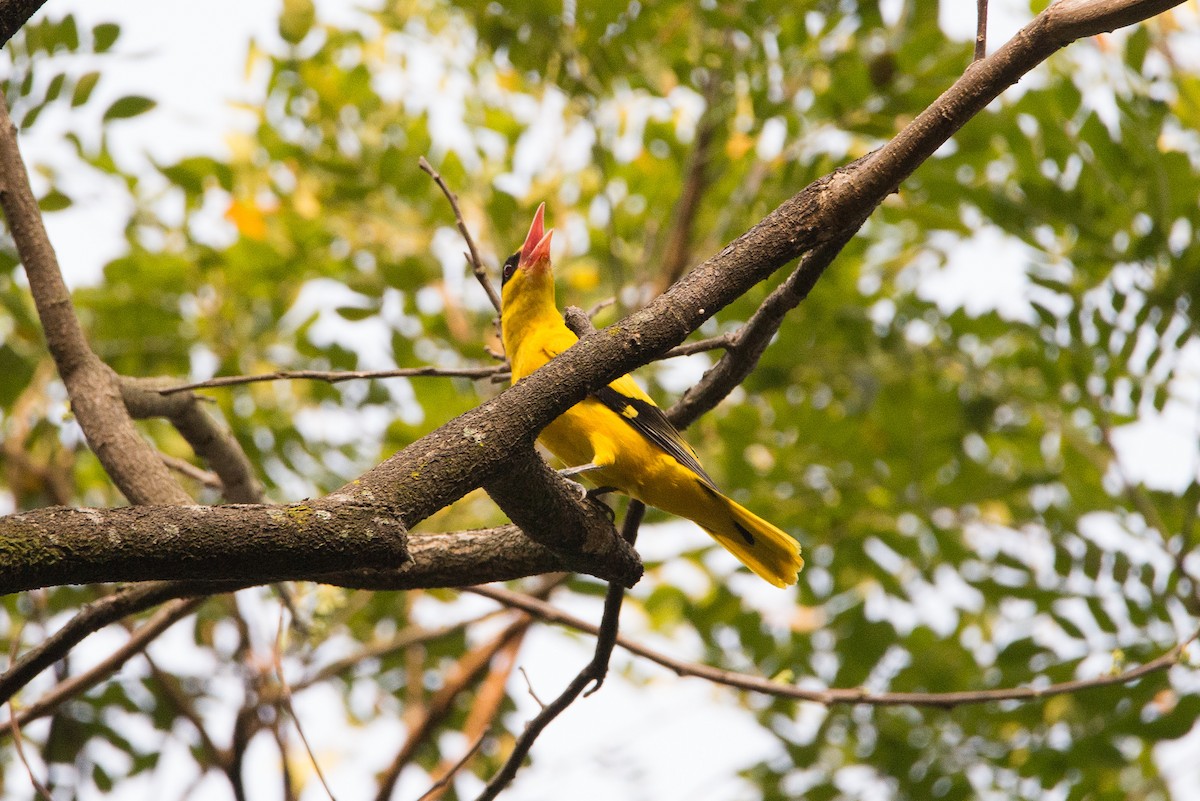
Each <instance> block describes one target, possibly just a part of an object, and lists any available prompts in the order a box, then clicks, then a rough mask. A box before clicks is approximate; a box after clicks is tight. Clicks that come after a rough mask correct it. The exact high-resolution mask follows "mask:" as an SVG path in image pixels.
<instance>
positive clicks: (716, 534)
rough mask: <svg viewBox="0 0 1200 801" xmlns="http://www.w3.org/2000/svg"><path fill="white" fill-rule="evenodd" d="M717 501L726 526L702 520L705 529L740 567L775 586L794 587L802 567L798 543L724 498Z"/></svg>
mask: <svg viewBox="0 0 1200 801" xmlns="http://www.w3.org/2000/svg"><path fill="white" fill-rule="evenodd" d="M720 498H721V500H722V501H724V503H725V505H726V509H727V511H728V523H727V524H725V525H721V524H716V525H712V526H709V525H707V523H708V522H709V521H705V523H706V524H702V525H703V527H704V530H705V531H707V532H708V533H709V534H711V535H712V536H713V538H714V539H716V541H717V542H719V543H720V544H721V546H722V547H724V548H725V549H726V550H727V551H729V552H730V553H732V554H733V555H734V556H736V557H737V558H738V559H740V560H741V561H742V564H744V565H746V567H748V568H750V569H751V570H753V571H754V572H755V573H757V574H758V575H759V576H761V577H762V578H764V579H766V580H767V581H769V582H771V583H772V584H774V585H775V586H776V587H786V586H788V585H789V584H795V583H796V576H797V574H798V573H799V572H800V568H802V567H804V558H803V557H802V556H800V543H798V542H796V541H795V540H794V539H792V538H791V537H790V536H789V535H788V534H787V533H786V532H784V531H783V530H782V529H780V528H779V527H778V526H775V525H773V524H771V523H769V522H767V521H766V520H763V519H762V518H761V517H759V516H758V515H756V514H754V512H751V511H750V510H749V509H747V508H745V507H744V506H742V505H741V504H739V503H737V502H736V501H733V500H730V499H729V498H726V497H725V496H724V495H722V496H720Z"/></svg>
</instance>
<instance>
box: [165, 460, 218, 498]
mask: <svg viewBox="0 0 1200 801" xmlns="http://www.w3.org/2000/svg"><path fill="white" fill-rule="evenodd" d="M159 455H160V456H161V457H162V460H163V464H165V465H166V466H167V467H169V468H171V469H172V470H174V471H175V472H176V473H180V474H182V475H185V476H187V477H188V478H190V479H192V480H193V481H197V482H199V483H200V484H203V485H204V486H205V487H208V488H209V489H214V490H219V489H221V487H222V484H221V478H220V477H219V476H218V475H217V474H216V473H214V472H213V471H211V470H205V469H204V468H203V467H197V466H196V465H194V464H192V463H191V462H189V461H188V460H187V459H180V458H179V457H177V456H170V455H168V454H165V453H163V454H159Z"/></svg>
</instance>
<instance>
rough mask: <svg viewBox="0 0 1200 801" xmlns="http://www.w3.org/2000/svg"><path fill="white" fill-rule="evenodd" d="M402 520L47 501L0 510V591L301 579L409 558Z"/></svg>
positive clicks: (300, 506) (333, 509) (316, 506)
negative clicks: (0, 570)
mask: <svg viewBox="0 0 1200 801" xmlns="http://www.w3.org/2000/svg"><path fill="white" fill-rule="evenodd" d="M405 542H406V531H405V528H404V524H403V523H402V522H401V521H400V520H399V519H398V518H396V517H394V516H391V515H388V514H387V513H386V511H385V510H382V509H380V508H378V507H374V506H370V507H362V506H356V505H354V504H329V503H322V502H320V501H317V502H314V503H296V504H289V505H286V506H267V505H259V506H254V505H249V504H239V505H230V506H182V507H172V506H126V507H121V508H117V509H69V508H63V507H49V508H46V509H38V510H34V511H31V512H24V513H22V514H16V515H9V516H8V517H4V518H0V553H3V554H4V565H5V571H4V574H3V576H0V594H7V593H12V592H20V591H21V590H28V589H35V588H38V587H43V586H47V585H48V584H94V583H98V582H109V581H146V580H151V579H164V578H165V579H185V578H186V579H189V580H197V579H202V580H207V581H223V580H228V579H233V580H249V581H256V582H261V581H262V580H263V578H264V577H268V580H272V581H274V580H282V579H290V578H303V577H307V576H314V575H318V574H320V573H326V572H331V571H334V570H346V569H350V568H354V567H359V566H361V565H363V564H375V565H377V566H379V567H384V568H399V567H402V566H403V565H405V564H406V563H408V562H409V561H410V560H409V557H408V551H407V549H406V547H405Z"/></svg>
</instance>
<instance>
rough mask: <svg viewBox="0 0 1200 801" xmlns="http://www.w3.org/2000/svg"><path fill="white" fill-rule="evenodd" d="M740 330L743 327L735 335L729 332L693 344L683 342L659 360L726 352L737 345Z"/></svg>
mask: <svg viewBox="0 0 1200 801" xmlns="http://www.w3.org/2000/svg"><path fill="white" fill-rule="evenodd" d="M742 330H745V327H744V326H743V328H742V329H739V330H738V332H736V333H734V332H730V333H728V334H718V335H717V336H715V337H708V338H707V339H698V340H696V341H695V342H684V343H683V344H682V345H676V346H675V347H673V348H671V349H670V350H669V351H667V352H666V353H664V354H663V355H662V356H660V357H659V358H660V359H672V358H674V357H676V356H691V355H692V354H693V353H705V352H707V351H710V350H721V349H726V350H728V349H730V348H733V347H735V346H736V345H737V343H738V336H739V334H740V333H741V331H742Z"/></svg>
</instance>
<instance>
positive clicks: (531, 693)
mask: <svg viewBox="0 0 1200 801" xmlns="http://www.w3.org/2000/svg"><path fill="white" fill-rule="evenodd" d="M519 670H520V671H521V678H523V679H525V689H526V690H528V691H529V697H530V698H532V699H533V700H534V701H536V702H537V705H538V706H540V707H541V708H542V709H545V708H546V702H545V701H543V700H542V699H541V698H538V694H537V693H536V692H535V691H534V689H533V682H532V681H530V680H529V674H528V673H526V672H525V668H524V667H522V668H519Z"/></svg>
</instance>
